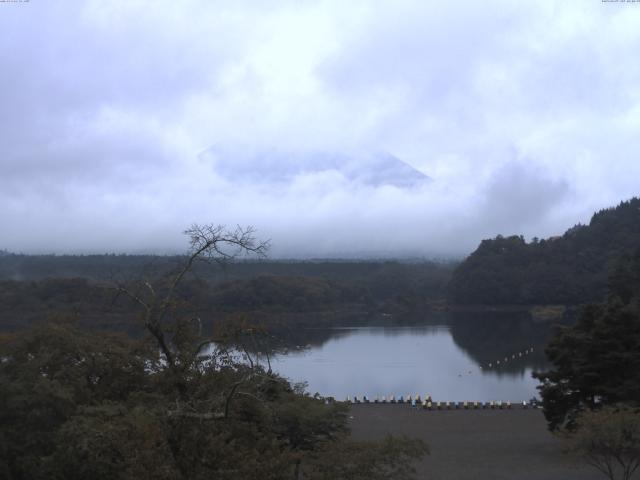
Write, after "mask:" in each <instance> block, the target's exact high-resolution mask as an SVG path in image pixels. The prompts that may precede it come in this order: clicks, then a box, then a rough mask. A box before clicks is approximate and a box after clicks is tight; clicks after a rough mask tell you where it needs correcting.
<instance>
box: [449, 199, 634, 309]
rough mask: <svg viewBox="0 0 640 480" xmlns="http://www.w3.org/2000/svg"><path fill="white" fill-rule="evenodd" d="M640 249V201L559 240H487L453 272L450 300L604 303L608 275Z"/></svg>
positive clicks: (622, 205)
mask: <svg viewBox="0 0 640 480" xmlns="http://www.w3.org/2000/svg"><path fill="white" fill-rule="evenodd" d="M637 249H640V199H639V198H636V197H634V198H632V199H631V200H628V201H624V202H621V203H620V204H619V205H618V206H617V207H614V208H608V209H604V210H601V211H599V212H597V213H595V214H594V215H593V217H592V218H591V221H590V222H589V225H576V226H574V227H572V228H570V229H569V230H567V231H566V232H565V234H564V235H562V236H561V237H551V238H549V239H546V240H538V239H534V240H533V241H532V242H530V243H527V242H526V241H525V240H524V238H523V237H522V236H511V237H502V236H498V237H496V238H495V239H492V240H483V241H482V242H481V243H480V245H479V246H478V248H477V249H476V250H475V251H474V252H473V253H472V254H471V255H469V257H468V258H466V259H465V260H464V261H463V262H462V263H461V264H460V265H459V266H458V267H457V268H456V270H455V271H454V273H453V276H452V278H451V281H450V283H449V287H448V292H449V298H450V301H452V302H453V303H458V304H478V305H482V304H484V305H496V304H528V305H530V304H566V305H577V304H581V303H587V302H594V301H600V300H601V299H602V298H604V295H605V294H606V291H607V288H606V287H607V281H608V280H607V276H608V274H609V272H610V271H611V269H612V268H613V267H614V266H615V265H616V263H617V262H621V261H624V257H625V255H629V254H632V253H633V252H635V251H636V250H637Z"/></svg>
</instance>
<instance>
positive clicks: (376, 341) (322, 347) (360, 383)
mask: <svg viewBox="0 0 640 480" xmlns="http://www.w3.org/2000/svg"><path fill="white" fill-rule="evenodd" d="M505 325H506V326H505ZM315 334H316V335H321V336H322V338H323V340H322V341H321V342H318V343H316V344H312V345H308V346H307V348H303V349H300V350H294V351H290V352H288V353H287V354H280V355H277V356H275V358H274V359H272V366H273V368H274V370H276V371H277V372H279V373H280V374H281V375H283V376H285V377H287V378H289V379H290V380H291V381H294V382H302V381H306V382H307V383H308V391H309V392H310V393H314V392H318V393H320V394H321V395H323V396H333V397H335V398H337V399H344V398H346V397H347V396H354V395H358V396H361V395H367V396H368V397H371V398H373V397H375V396H376V395H379V396H382V395H387V396H388V395H403V396H406V395H409V394H410V395H415V394H420V395H421V396H424V395H425V394H430V395H431V396H432V397H433V399H434V400H440V401H442V400H450V401H464V400H469V401H476V400H477V401H490V400H503V401H507V400H509V401H512V402H515V401H522V400H528V399H530V398H531V397H533V396H538V395H537V390H536V386H537V384H538V382H537V380H534V379H533V378H532V377H531V373H532V372H533V371H534V370H540V369H543V368H544V367H546V364H545V360H544V355H543V354H542V350H543V346H544V340H543V338H544V337H545V335H544V334H541V333H540V331H539V329H536V327H535V326H532V325H530V324H528V323H527V322H524V323H523V322H521V321H518V322H512V323H506V324H505V323H500V322H497V323H496V322H493V323H489V324H487V323H482V324H479V323H478V322H466V323H465V322H462V323H461V322H457V323H455V324H447V325H422V326H410V327H403V326H385V327H353V328H349V327H347V328H335V329H331V330H323V331H317V332H315ZM531 348H533V351H529V353H525V351H526V350H529V349H531ZM519 354H522V356H520V355H519ZM513 356H515V358H513ZM505 358H507V359H508V360H507V361H505ZM497 360H500V365H497V363H496V361H497ZM489 364H491V367H490V366H489Z"/></svg>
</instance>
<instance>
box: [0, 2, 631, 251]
mask: <svg viewBox="0 0 640 480" xmlns="http://www.w3.org/2000/svg"><path fill="white" fill-rule="evenodd" d="M267 4H269V7H267V6H266V5H267ZM639 52H640V3H624V2H617V3H610V2H601V1H600V0H576V1H562V2H559V1H545V2H535V1H528V2H514V1H482V2H476V1H469V2H444V1H442V2H424V1H419V0H416V1H409V0H407V1H380V2H375V1H357V0H353V1H349V2H344V1H328V2H321V1H318V2H314V1H289V2H287V1H284V2H261V1H255V2H252V1H229V2H210V1H175V0H171V1H169V0H167V1H164V0H157V1H153V2H152V1H131V0H130V1H126V2H112V1H106V0H105V1H86V2H77V1H56V2H53V1H44V0H31V1H30V2H25V3H0V73H1V74H0V205H1V207H0V225H1V227H0V228H1V230H0V249H1V248H5V249H8V250H10V251H21V252H27V253H42V252H58V253H63V252H79V253H87V252H104V251H108V252H140V251H153V252H160V253H162V252H173V251H180V250H182V249H184V247H185V239H184V238H182V236H181V234H180V232H181V231H182V230H183V229H184V228H186V227H187V226H188V225H189V224H191V223H193V222H213V223H223V224H231V225H235V224H252V225H254V226H255V227H256V228H257V229H258V231H259V234H260V236H262V237H263V238H271V239H272V255H273V256H275V257H292V256H304V255H308V256H313V257H322V256H348V255H375V254H383V255H402V256H404V255H425V256H435V255H454V256H457V255H464V254H467V253H469V252H470V251H471V250H472V249H473V248H475V246H476V245H477V244H478V243H479V241H480V240H481V239H482V238H488V237H493V236H495V235H497V234H505V235H508V234H523V235H525V237H526V238H531V237H532V236H539V237H546V236H550V235H556V234H560V233H562V232H563V231H564V230H565V229H567V228H568V227H570V226H572V225H573V224H575V223H577V222H588V220H589V218H590V215H591V213H592V212H593V210H595V209H599V208H603V207H607V206H612V205H614V204H616V203H618V202H619V201H620V200H623V199H627V198H629V197H631V196H634V195H637V194H638V193H639V190H640V189H639V187H640V159H639V158H638V153H639V152H640V53H639ZM212 146H215V147H216V148H220V151H224V152H225V154H226V155H227V156H226V157H225V159H224V165H225V169H226V170H224V172H223V170H222V169H221V165H222V164H221V163H218V168H216V164H217V162H216V160H215V159H214V156H212V155H207V154H203V152H205V153H206V152H207V151H209V149H210V148H211V147H212ZM273 152H277V154H274V153H273ZM318 152H321V154H322V155H327V154H329V155H335V156H336V158H349V161H348V162H347V163H349V172H348V174H347V173H345V170H343V169H341V167H340V166H334V167H331V168H328V167H327V168H325V167H326V166H325V167H322V166H318V168H316V169H315V170H314V169H313V168H309V167H308V165H309V162H310V161H312V160H313V159H314V158H316V157H314V155H318ZM322 152H325V153H322ZM326 152H328V153H326ZM261 155H262V156H261ZM264 155H267V157H264ZM376 155H393V156H394V157H396V158H398V159H400V160H402V161H403V162H406V163H407V164H408V165H410V166H412V167H413V168H414V169H416V170H418V171H420V172H422V173H423V174H425V175H426V176H428V177H429V178H430V179H431V181H429V182H425V183H424V184H420V185H418V186H415V187H405V186H402V185H398V184H394V183H393V182H390V183H389V184H384V182H382V183H380V182H377V183H375V184H373V183H367V182H364V181H358V180H357V179H354V177H353V175H354V174H353V172H354V171H355V170H354V168H355V167H354V164H357V162H361V167H362V169H363V171H364V170H366V169H367V168H370V164H368V163H367V161H368V160H366V159H367V158H372V156H374V157H375V156H376ZM252 158H256V159H260V158H268V159H269V162H272V163H273V162H275V163H276V164H273V165H272V166H273V170H269V171H270V172H273V171H281V170H287V171H288V172H289V173H288V174H286V175H283V176H281V178H280V179H279V180H278V179H275V180H273V178H271V177H272V176H269V175H263V174H262V172H263V171H265V172H266V170H264V169H269V168H271V167H269V162H266V163H265V162H264V161H262V162H261V163H260V165H258V163H256V165H255V172H256V174H255V175H244V176H242V175H228V174H226V173H225V172H227V173H228V171H229V168H230V165H231V166H232V165H233V162H234V161H237V162H243V163H242V167H241V168H239V169H238V172H243V171H244V172H247V163H246V162H247V159H252ZM279 158H281V159H283V160H282V162H283V163H282V164H278V162H279V161H280V160H279ZM332 158H333V157H332ZM234 159H237V160H234ZM310 159H311V160H310ZM256 162H258V161H257V160H256ZM296 162H301V163H300V164H301V165H302V164H304V165H307V166H305V167H304V168H295V164H296ZM238 165H240V163H238ZM367 165H369V167H368V166H367ZM260 169H263V170H260ZM249 170H251V168H250V167H249ZM356 170H357V169H356ZM370 173H371V172H369V173H367V175H369V174H370ZM261 178H262V180H261Z"/></svg>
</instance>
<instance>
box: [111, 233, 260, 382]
mask: <svg viewBox="0 0 640 480" xmlns="http://www.w3.org/2000/svg"><path fill="white" fill-rule="evenodd" d="M184 234H185V235H187V236H188V238H189V245H190V246H189V250H188V252H187V254H186V255H185V258H184V261H183V263H182V264H181V265H180V266H179V268H178V269H177V270H176V271H174V273H173V274H172V275H170V276H169V279H168V282H167V283H166V284H165V286H164V288H162V289H160V288H157V287H156V286H154V284H153V281H152V280H151V279H145V278H138V279H136V280H133V281H128V282H115V286H114V288H115V290H116V291H117V292H118V294H123V295H125V296H127V297H128V298H130V299H131V300H133V301H134V302H135V303H136V304H138V305H139V306H140V307H141V309H142V322H143V324H144V327H145V329H146V330H147V331H148V332H149V333H150V334H151V335H152V336H153V338H154V339H155V341H156V342H157V345H158V348H159V350H160V353H161V355H162V357H163V360H164V362H166V367H167V368H168V369H170V370H171V371H173V372H175V373H179V372H182V371H184V370H185V369H186V368H190V367H191V366H192V363H193V362H195V361H196V359H197V358H198V356H199V355H200V353H201V351H202V350H203V349H204V348H205V347H206V346H207V345H209V344H211V343H212V342H213V341H215V339H213V338H206V339H205V338H202V337H201V336H200V335H196V337H199V338H194V339H192V340H193V341H192V342H191V344H189V345H185V344H182V345H180V346H178V342H177V335H178V333H179V332H180V329H179V328H178V325H177V324H176V322H177V319H176V318H173V319H172V318H170V317H171V311H172V309H173V308H174V306H175V305H176V300H177V298H176V297H177V289H178V287H179V285H180V284H181V282H183V280H184V279H185V277H186V276H187V275H188V274H189V273H190V272H192V270H193V268H194V266H195V264H196V263H197V262H200V261H206V262H215V263H218V264H224V263H226V262H228V261H230V260H233V259H235V258H238V257H239V256H243V255H253V256H256V257H265V256H266V253H267V250H268V247H269V242H268V241H258V240H257V239H256V237H255V230H254V229H253V228H252V227H246V228H243V227H240V226H237V227H236V228H235V229H233V230H229V229H227V228H225V227H224V226H223V225H213V224H209V225H198V224H193V225H191V227H189V228H188V229H187V230H185V231H184ZM193 321H194V322H196V323H197V324H198V331H199V332H201V324H200V318H199V317H196V318H194V319H193ZM169 332H171V334H169ZM180 385H181V383H180V382H177V386H178V388H179V389H180V388H181V386H180Z"/></svg>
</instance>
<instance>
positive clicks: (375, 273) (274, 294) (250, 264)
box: [0, 253, 453, 334]
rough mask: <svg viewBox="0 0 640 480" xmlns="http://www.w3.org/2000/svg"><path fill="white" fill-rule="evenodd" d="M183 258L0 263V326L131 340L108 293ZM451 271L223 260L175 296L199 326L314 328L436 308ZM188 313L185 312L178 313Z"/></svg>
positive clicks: (126, 319)
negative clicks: (239, 319) (248, 323)
mask: <svg viewBox="0 0 640 480" xmlns="http://www.w3.org/2000/svg"><path fill="white" fill-rule="evenodd" d="M183 260H184V258H183V257H179V256H176V257H162V256H156V257H153V256H149V257H147V256H129V255H90V256H71V255H69V256H55V255H41V256H29V255H16V254H8V253H4V254H3V255H1V256H0V325H1V329H2V330H5V331H7V330H10V331H15V330H17V329H21V328H24V327H28V326H29V325H31V324H32V323H33V322H37V321H41V320H46V319H47V318H51V317H55V316H58V317H60V316H64V317H66V318H76V319H77V320H78V321H79V322H80V323H81V324H82V325H83V326H85V327H93V328H106V329H109V330H119V331H127V332H128V333H130V334H136V331H135V330H136V328H138V326H137V324H136V322H132V321H131V320H132V318H133V317H134V315H133V314H134V312H135V308H136V306H135V305H134V304H132V303H131V301H129V300H128V299H126V298H122V297H118V296H117V295H116V292H115V291H114V290H113V285H114V284H115V283H117V282H119V281H123V280H126V279H128V278H145V279H147V280H150V281H153V280H156V279H158V278H160V277H162V275H163V274H166V272H167V271H169V272H170V271H173V270H175V267H176V265H180V261H183ZM452 270H453V264H449V263H434V262H391V261H385V262H373V261H370V262H341V261H333V262H330V261H324V262H293V261H288V262H284V261H282V262H281V261H233V262H228V263H225V264H223V265H222V267H220V266H219V265H217V264H216V265H211V264H207V263H204V262H203V263H201V264H198V265H195V266H194V268H193V271H194V272H193V273H194V274H193V275H192V276H191V277H190V278H188V279H185V280H184V281H183V282H182V283H181V284H180V287H179V289H178V291H177V292H176V293H177V294H178V296H179V298H180V299H181V301H182V304H183V305H184V306H185V307H184V308H185V310H186V309H188V310H189V312H185V313H193V314H197V315H198V316H199V317H200V318H201V319H202V320H203V321H204V322H205V324H207V325H211V324H212V323H214V322H215V320H217V319H222V318H226V317H229V316H234V315H235V316H237V315H239V314H244V315H247V316H249V317H251V320H252V321H261V322H268V323H270V324H273V323H274V322H279V323H281V324H282V323H285V324H287V325H288V326H289V327H293V326H305V325H306V326H309V325H314V326H318V325H321V324H327V323H331V322H334V321H336V320H339V319H344V318H350V319H353V318H354V317H355V316H356V315H359V316H361V317H362V316H366V315H371V314H375V313H376V312H378V313H379V312H398V311H406V310H411V309H416V308H423V307H425V306H427V305H428V304H430V303H432V302H439V301H442V300H443V299H444V298H445V296H446V285H447V282H448V280H449V278H450V276H451V272H452ZM187 306H188V307H187Z"/></svg>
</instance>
